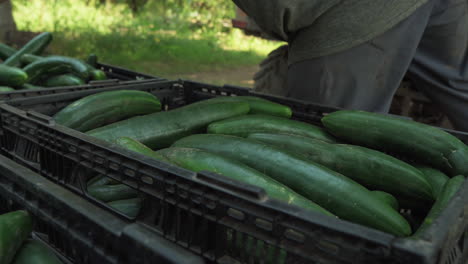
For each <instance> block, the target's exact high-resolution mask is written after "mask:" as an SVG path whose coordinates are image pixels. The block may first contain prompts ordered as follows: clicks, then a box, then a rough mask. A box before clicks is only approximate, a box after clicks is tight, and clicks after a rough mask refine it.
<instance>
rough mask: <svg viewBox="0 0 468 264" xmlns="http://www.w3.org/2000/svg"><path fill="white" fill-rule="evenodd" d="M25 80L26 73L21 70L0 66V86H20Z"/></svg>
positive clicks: (26, 77) (26, 78)
mask: <svg viewBox="0 0 468 264" xmlns="http://www.w3.org/2000/svg"><path fill="white" fill-rule="evenodd" d="M27 80H28V75H27V73H26V72H24V71H22V70H21V69H18V68H15V67H10V66H6V65H3V64H0V85H5V86H13V87H15V86H21V85H23V84H24V83H25V82H26V81H27Z"/></svg>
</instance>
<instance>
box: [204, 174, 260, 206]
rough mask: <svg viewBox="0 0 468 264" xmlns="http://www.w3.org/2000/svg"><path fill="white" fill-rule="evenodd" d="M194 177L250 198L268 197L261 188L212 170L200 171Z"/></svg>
mask: <svg viewBox="0 0 468 264" xmlns="http://www.w3.org/2000/svg"><path fill="white" fill-rule="evenodd" d="M195 177H196V178H197V179H198V180H200V181H203V182H205V183H209V184H211V185H215V186H218V187H221V188H223V189H226V190H229V191H231V192H235V193H237V194H240V195H243V196H246V197H248V198H250V199H255V200H265V199H266V198H267V197H268V196H267V194H266V192H265V190H263V189H262V188H259V187H257V186H253V185H250V184H245V183H241V182H239V181H235V180H231V179H228V178H225V177H223V176H221V175H219V174H216V173H213V172H209V171H201V172H199V173H197V175H196V176H195Z"/></svg>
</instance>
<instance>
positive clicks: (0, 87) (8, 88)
mask: <svg viewBox="0 0 468 264" xmlns="http://www.w3.org/2000/svg"><path fill="white" fill-rule="evenodd" d="M14 90H15V89H13V88H11V87H8V86H0V92H11V91H14Z"/></svg>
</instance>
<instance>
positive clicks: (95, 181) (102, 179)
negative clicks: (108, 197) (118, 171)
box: [86, 175, 120, 188]
mask: <svg viewBox="0 0 468 264" xmlns="http://www.w3.org/2000/svg"><path fill="white" fill-rule="evenodd" d="M119 183H120V182H118V181H116V180H114V179H112V178H109V177H106V176H104V175H98V176H96V177H94V178H91V179H89V180H88V182H87V183H86V185H87V187H88V188H89V187H95V186H104V185H115V184H119Z"/></svg>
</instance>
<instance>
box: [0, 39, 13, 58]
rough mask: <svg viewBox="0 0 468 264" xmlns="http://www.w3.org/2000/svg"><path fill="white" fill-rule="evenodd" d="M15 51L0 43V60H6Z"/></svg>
mask: <svg viewBox="0 0 468 264" xmlns="http://www.w3.org/2000/svg"><path fill="white" fill-rule="evenodd" d="M15 52H16V50H15V49H14V48H12V47H10V46H8V45H6V44H3V43H0V60H3V61H4V60H6V59H8V58H9V57H10V56H12V55H13V54H15Z"/></svg>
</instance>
